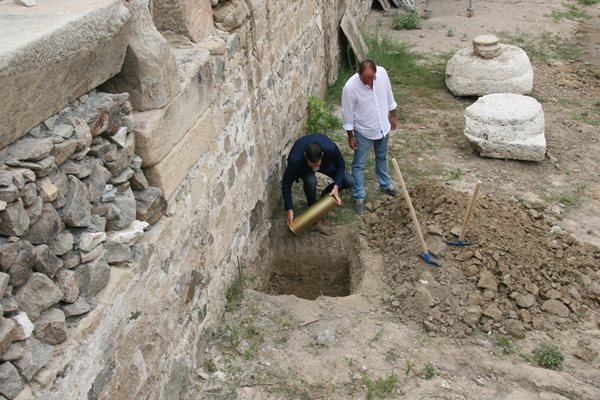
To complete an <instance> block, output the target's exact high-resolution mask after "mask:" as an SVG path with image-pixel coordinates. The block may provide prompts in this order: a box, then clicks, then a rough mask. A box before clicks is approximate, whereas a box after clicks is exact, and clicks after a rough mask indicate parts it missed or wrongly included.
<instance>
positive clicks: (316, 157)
mask: <svg viewBox="0 0 600 400" xmlns="http://www.w3.org/2000/svg"><path fill="white" fill-rule="evenodd" d="M287 161H288V163H287V167H286V169H285V172H284V174H283V183H282V185H281V189H282V191H283V201H284V203H285V209H286V211H287V224H288V225H290V224H291V223H292V222H294V207H293V202H292V185H293V184H294V181H296V182H298V180H300V179H302V182H303V183H304V194H305V195H306V201H307V202H308V205H309V206H312V205H313V204H314V203H315V202H316V201H317V177H316V176H315V172H316V171H318V172H320V173H322V174H325V175H327V176H328V177H330V178H332V179H333V182H332V183H331V184H330V185H329V186H327V187H326V188H325V189H323V191H322V192H321V196H324V195H326V194H328V193H330V194H331V195H332V196H333V197H334V198H335V201H336V202H337V204H338V205H339V206H341V205H342V199H341V198H340V194H339V191H340V190H341V189H346V188H349V187H352V184H353V182H354V180H353V179H352V176H351V175H350V174H349V173H348V172H346V164H345V163H344V157H343V156H342V153H341V152H340V149H339V148H338V147H337V145H336V144H335V143H333V141H332V140H331V139H329V138H328V137H327V136H325V135H323V134H321V133H312V134H310V135H306V136H303V137H301V138H300V139H298V140H297V141H296V143H294V145H293V146H292V150H291V151H290V155H289V156H288V159H287Z"/></svg>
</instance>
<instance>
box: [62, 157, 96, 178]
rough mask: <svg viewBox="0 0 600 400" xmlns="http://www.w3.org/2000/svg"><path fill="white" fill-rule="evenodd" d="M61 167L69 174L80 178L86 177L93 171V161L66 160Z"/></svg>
mask: <svg viewBox="0 0 600 400" xmlns="http://www.w3.org/2000/svg"><path fill="white" fill-rule="evenodd" d="M60 169H61V170H62V171H63V172H64V173H65V174H67V175H74V176H75V177H77V178H79V179H83V178H85V177H88V176H90V174H91V173H92V165H91V163H88V162H85V161H80V162H77V161H73V160H67V161H65V163H64V164H63V165H62V166H61V167H60Z"/></svg>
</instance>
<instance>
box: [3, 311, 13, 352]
mask: <svg viewBox="0 0 600 400" xmlns="http://www.w3.org/2000/svg"><path fill="white" fill-rule="evenodd" d="M14 329H15V322H14V321H13V320H12V319H7V318H3V317H2V316H0V355H2V354H4V353H5V352H6V350H7V349H8V348H9V346H10V344H11V343H12V342H13V340H14V334H13V331H14Z"/></svg>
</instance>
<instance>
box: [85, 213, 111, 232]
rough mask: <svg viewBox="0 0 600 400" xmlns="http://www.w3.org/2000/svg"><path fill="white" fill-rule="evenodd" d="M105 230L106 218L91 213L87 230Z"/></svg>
mask: <svg viewBox="0 0 600 400" xmlns="http://www.w3.org/2000/svg"><path fill="white" fill-rule="evenodd" d="M105 230H106V218H104V217H101V216H99V215H96V214H92V220H91V222H90V225H89V226H88V227H87V231H88V232H104V231H105Z"/></svg>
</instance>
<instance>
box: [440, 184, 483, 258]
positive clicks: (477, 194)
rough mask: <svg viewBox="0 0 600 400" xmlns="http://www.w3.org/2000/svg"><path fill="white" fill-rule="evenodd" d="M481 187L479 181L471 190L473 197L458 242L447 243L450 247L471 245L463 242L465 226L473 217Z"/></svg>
mask: <svg viewBox="0 0 600 400" xmlns="http://www.w3.org/2000/svg"><path fill="white" fill-rule="evenodd" d="M480 187H481V181H477V182H476V183H475V188H474V189H473V195H472V196H471V200H470V201H469V207H468V208H467V215H465V221H464V222H463V226H462V229H461V230H460V236H459V237H458V240H457V241H455V242H448V244H449V245H450V246H469V245H471V244H473V243H468V242H465V233H466V232H467V225H468V224H469V221H470V220H471V216H472V215H473V210H474V209H475V201H477V196H479V188H480Z"/></svg>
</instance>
